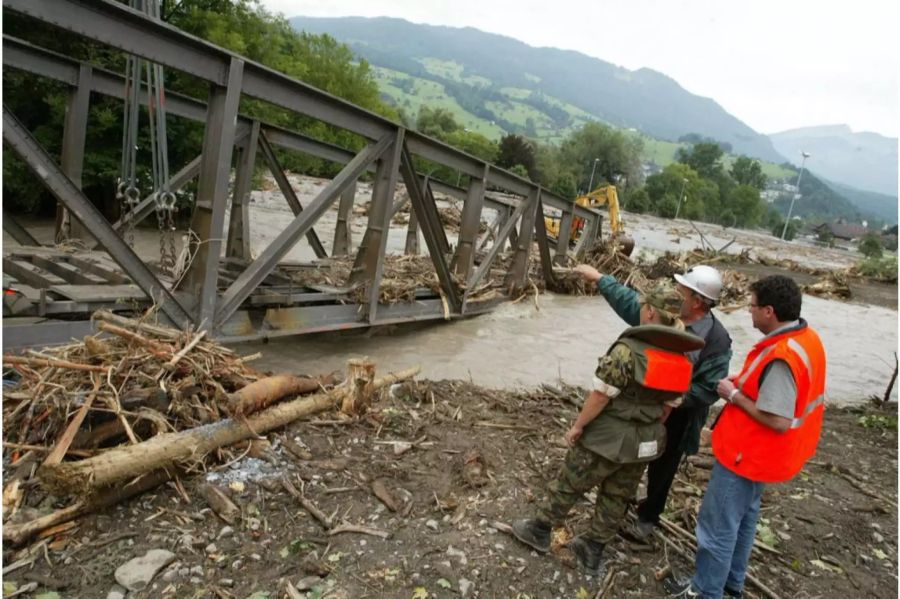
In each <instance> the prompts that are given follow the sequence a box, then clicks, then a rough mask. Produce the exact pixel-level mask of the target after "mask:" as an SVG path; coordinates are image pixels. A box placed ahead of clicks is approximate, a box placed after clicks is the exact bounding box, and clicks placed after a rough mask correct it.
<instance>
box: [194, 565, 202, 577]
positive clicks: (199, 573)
mask: <svg viewBox="0 0 900 599" xmlns="http://www.w3.org/2000/svg"><path fill="white" fill-rule="evenodd" d="M191 574H193V575H194V576H203V566H194V567H193V568H191Z"/></svg>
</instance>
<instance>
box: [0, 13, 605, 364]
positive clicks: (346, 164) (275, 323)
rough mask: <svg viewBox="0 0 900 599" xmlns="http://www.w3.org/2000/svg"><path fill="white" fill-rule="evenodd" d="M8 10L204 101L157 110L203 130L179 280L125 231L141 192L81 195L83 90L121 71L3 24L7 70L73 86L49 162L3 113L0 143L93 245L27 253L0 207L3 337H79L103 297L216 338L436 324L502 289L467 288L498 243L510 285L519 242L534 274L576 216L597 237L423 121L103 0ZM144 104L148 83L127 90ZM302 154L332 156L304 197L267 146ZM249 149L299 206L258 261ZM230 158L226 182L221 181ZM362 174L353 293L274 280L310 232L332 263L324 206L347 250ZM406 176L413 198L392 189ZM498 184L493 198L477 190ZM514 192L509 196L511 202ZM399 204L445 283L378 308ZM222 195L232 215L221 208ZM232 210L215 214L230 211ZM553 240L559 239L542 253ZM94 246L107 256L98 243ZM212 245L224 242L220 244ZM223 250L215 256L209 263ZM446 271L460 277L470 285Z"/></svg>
mask: <svg viewBox="0 0 900 599" xmlns="http://www.w3.org/2000/svg"><path fill="white" fill-rule="evenodd" d="M3 9H4V11H13V12H15V13H18V14H21V15H26V16H28V17H31V18H34V19H37V20H40V21H43V22H45V23H48V24H51V25H54V26H56V27H59V28H61V29H64V30H67V31H69V32H72V33H75V34H78V35H80V36H83V37H86V38H88V39H90V40H93V41H95V42H98V43H101V44H103V45H105V46H108V47H110V48H112V49H115V50H118V51H121V52H122V53H123V54H131V55H134V56H139V57H141V58H142V59H145V60H148V61H152V62H154V63H156V64H159V65H162V66H164V67H165V68H166V69H173V70H177V71H182V72H184V73H187V74H190V75H192V76H194V77H197V78H199V79H201V80H204V81H206V82H208V84H209V95H208V98H207V101H206V102H203V101H200V100H198V99H195V98H190V97H187V96H183V95H180V94H176V93H171V92H169V93H167V95H166V109H167V111H168V114H169V115H171V116H175V117H180V118H186V119H190V120H193V121H199V122H202V123H204V124H205V133H204V139H203V149H202V153H201V154H200V155H199V156H197V157H196V158H194V159H193V160H191V161H190V162H188V163H187V164H186V165H184V166H183V167H182V168H181V169H180V170H179V171H178V172H176V173H175V174H174V175H173V176H172V177H171V181H170V185H169V188H170V189H171V190H172V191H177V190H179V189H181V188H183V187H184V186H185V185H186V184H187V183H189V182H191V181H192V180H194V179H197V197H196V203H195V206H194V209H193V213H192V216H191V222H190V227H191V230H192V231H193V233H194V234H195V235H194V236H192V241H191V247H190V249H191V250H192V252H193V254H194V257H193V260H192V261H191V262H190V265H189V267H188V270H187V272H186V273H185V274H184V276H183V277H182V278H181V279H180V280H179V281H178V282H177V283H176V282H174V281H170V280H164V279H161V278H160V277H158V276H157V274H156V273H155V272H154V271H153V270H152V269H151V268H150V267H149V266H148V265H147V264H145V263H144V262H143V261H142V259H141V258H140V257H139V256H138V255H137V254H136V253H135V252H134V250H133V249H132V248H131V247H130V246H129V244H128V243H126V242H125V241H124V240H123V233H124V232H125V231H126V229H128V228H129V227H133V226H134V225H135V224H137V223H139V222H140V221H142V220H143V219H145V218H147V217H148V216H149V215H150V214H152V213H153V211H154V201H153V198H152V197H150V196H148V197H146V198H144V199H141V200H140V201H138V202H137V203H136V204H135V205H134V207H133V208H132V209H131V210H130V211H129V212H128V213H126V214H124V215H123V216H122V217H121V218H120V219H119V220H118V221H117V222H116V223H109V222H108V221H107V220H106V219H105V218H104V216H103V215H102V214H101V213H100V212H99V211H98V210H97V209H96V208H95V207H94V205H93V203H92V202H91V201H90V199H89V198H87V197H86V196H85V195H84V193H82V191H81V170H82V164H83V160H84V154H85V140H86V138H87V135H86V132H87V127H89V122H88V121H89V118H88V115H89V107H90V95H91V93H95V94H101V95H105V96H109V97H113V98H118V99H122V100H124V99H125V93H126V92H125V86H124V78H123V76H122V75H120V74H117V73H113V72H110V71H107V70H104V69H101V68H98V67H95V66H92V65H90V64H86V63H81V62H78V61H76V60H73V59H71V58H68V57H65V56H61V55H59V54H56V53H54V52H51V51H48V50H46V49H43V48H39V47H36V46H34V45H31V44H29V43H28V42H25V41H23V40H21V39H18V38H16V37H14V36H9V35H4V36H3V65H4V67H6V68H13V69H18V70H22V71H26V72H28V73H31V74H34V75H38V76H41V77H46V78H49V79H52V80H55V81H57V82H61V83H63V84H65V85H67V86H68V87H69V90H70V94H69V104H68V109H67V114H66V120H65V125H64V133H63V143H62V148H63V149H62V156H61V160H60V163H59V164H57V163H56V162H55V161H54V160H53V159H52V158H51V157H50V155H49V154H48V153H47V152H46V151H45V150H44V149H43V148H42V147H41V146H40V144H39V143H38V142H37V141H36V140H35V138H34V137H33V135H32V134H31V133H30V132H29V131H28V130H27V129H26V128H25V127H24V126H23V125H22V124H21V123H20V122H19V120H18V119H17V118H16V116H15V115H14V114H12V112H11V111H10V110H9V109H8V108H7V107H6V106H4V108H3V140H4V143H5V144H6V146H7V147H8V148H9V149H10V150H12V151H13V152H15V154H16V155H17V156H18V157H19V158H21V159H22V160H23V161H24V163H25V164H26V165H27V166H28V167H29V168H30V169H31V170H32V171H33V172H34V173H35V174H36V175H37V177H38V178H39V180H40V181H42V182H43V184H44V185H46V186H47V188H48V189H49V190H50V191H51V192H52V193H53V195H54V196H55V197H56V198H57V200H58V201H59V203H60V206H61V207H62V208H65V210H66V211H67V212H68V213H69V214H70V215H71V216H72V217H73V218H74V219H75V221H76V222H77V223H78V224H79V225H80V227H77V228H73V230H76V229H77V231H78V232H79V233H78V234H79V235H80V236H81V237H82V238H83V241H84V242H85V244H86V245H87V246H88V248H89V249H90V248H95V249H97V250H98V251H85V252H75V253H72V252H60V251H58V250H55V249H53V248H48V247H40V246H39V245H38V243H37V241H36V240H35V239H34V237H33V236H32V235H31V233H29V232H28V231H27V230H26V228H25V227H23V226H22V225H21V224H20V223H19V222H17V221H16V220H14V218H12V217H11V216H10V215H7V214H4V218H3V223H4V229H5V230H6V231H7V232H8V233H9V234H10V235H11V236H12V237H13V239H15V240H16V241H17V242H18V243H19V244H21V245H20V246H15V247H12V248H5V250H4V256H3V271H4V287H7V286H8V285H7V284H9V285H11V286H13V287H14V288H15V289H17V290H18V293H17V294H10V295H6V296H5V299H4V325H3V326H4V337H5V342H4V344H5V346H6V348H7V349H16V348H23V347H29V346H34V345H47V344H53V343H60V342H64V341H67V340H68V339H70V338H72V337H74V336H80V335H83V334H86V333H88V332H90V331H91V324H90V321H89V316H90V313H91V312H92V311H93V310H95V309H98V308H101V307H103V308H109V309H113V310H134V309H136V308H139V307H141V306H148V305H150V304H151V303H155V304H158V305H159V308H160V313H161V315H162V316H163V317H164V318H166V319H168V320H169V321H171V322H172V323H173V324H175V325H177V326H180V327H185V326H194V327H196V328H199V329H206V330H209V331H210V333H211V334H212V335H213V336H215V337H217V338H219V339H222V340H224V341H237V340H245V339H257V338H262V337H274V336H281V335H292V334H300V333H308V332H318V331H327V330H335V329H347V328H354V327H364V326H372V325H378V324H389V323H397V322H404V321H415V320H429V319H442V318H447V317H451V318H452V317H460V316H464V315H469V314H477V313H480V312H484V311H487V310H490V309H492V308H493V307H494V306H495V305H496V304H497V303H498V302H499V301H502V299H500V300H492V301H479V302H475V301H471V298H470V297H469V293H470V292H471V291H470V290H471V289H473V288H474V287H475V286H476V285H477V284H478V283H479V282H480V281H482V280H483V279H484V277H485V276H486V275H487V273H488V272H489V271H490V269H491V267H492V265H493V266H496V265H495V264H494V263H495V261H496V258H497V257H498V255H500V252H501V251H503V249H504V248H505V247H506V245H507V243H509V244H510V246H511V248H512V251H513V256H512V259H511V260H510V262H509V264H510V265H509V267H508V271H507V275H506V277H507V281H508V283H509V288H510V289H515V288H517V287H521V286H522V285H523V284H524V283H525V278H526V275H527V272H528V261H529V259H530V253H531V252H530V250H531V247H532V244H533V243H534V242H535V241H536V242H537V244H538V247H539V248H540V250H541V251H540V254H541V263H542V267H543V268H542V270H543V273H544V277H546V278H547V279H552V277H553V274H552V268H551V265H552V263H553V262H554V261H557V262H558V261H561V260H563V259H564V257H565V256H566V254H567V252H568V251H569V239H568V233H569V230H570V225H571V222H572V219H573V217H575V216H578V217H581V218H583V219H585V221H586V223H587V224H586V226H585V230H584V231H585V232H584V234H583V235H582V236H581V238H580V240H579V244H578V246H576V248H575V251H576V252H578V251H580V249H581V248H582V247H583V246H584V245H585V244H587V243H589V242H590V241H591V240H593V239H595V238H596V237H597V236H599V233H600V223H601V215H600V214H599V213H598V212H597V211H595V210H590V209H587V208H583V207H581V206H576V205H574V204H573V203H572V202H570V201H568V200H565V199H563V198H561V197H558V196H556V195H554V194H552V193H550V192H548V191H547V190H545V189H543V188H541V187H540V186H539V185H537V184H535V183H533V182H531V181H527V180H525V179H522V178H520V177H518V176H516V175H514V174H512V173H509V172H507V171H505V170H502V169H500V168H498V167H496V166H493V165H491V164H488V163H486V162H484V161H481V160H479V159H477V158H474V157H472V156H470V155H468V154H465V153H463V152H461V151H458V150H456V149H454V148H451V147H449V146H447V145H445V144H443V143H441V142H439V141H437V140H434V139H431V138H429V137H427V136H424V135H422V134H420V133H418V132H415V131H411V130H406V129H405V128H404V127H403V126H401V125H399V124H397V123H394V122H392V121H390V120H388V119H385V118H384V117H381V116H379V115H376V114H374V113H371V112H368V111H366V110H364V109H362V108H360V107H358V106H355V105H353V104H350V103H348V102H345V101H343V100H340V99H337V98H335V97H333V96H331V95H329V94H327V93H325V92H323V91H321V90H318V89H316V88H314V87H311V86H309V85H307V84H304V83H302V82H300V81H297V80H294V79H291V78H290V77H287V76H286V75H283V74H281V73H278V72H276V71H274V70H272V69H269V68H267V67H265V66H263V65H260V64H258V63H255V62H253V61H250V60H247V59H246V58H244V57H242V56H239V55H236V54H234V53H231V52H228V51H226V50H224V49H222V48H219V47H217V46H214V45H212V44H209V43H207V42H204V41H202V40H199V39H197V38H195V37H193V36H190V35H188V34H186V33H184V32H182V31H180V30H178V29H177V28H174V27H172V26H170V25H167V24H165V23H162V22H160V21H157V20H153V19H151V18H149V17H147V16H146V15H144V14H142V13H140V12H138V11H135V10H132V9H130V8H128V7H127V6H125V5H123V4H121V3H118V2H113V1H110V0H3ZM242 96H247V97H252V98H255V99H259V100H263V101H266V102H268V103H271V104H274V105H276V106H279V107H281V108H284V109H288V110H290V111H293V112H296V113H299V114H302V115H305V116H308V117H312V118H314V119H317V120H319V121H321V122H324V123H326V124H328V125H331V126H334V127H338V128H341V129H344V130H347V131H349V132H352V133H355V134H357V135H359V136H361V137H362V138H364V139H366V140H368V145H367V146H366V147H365V148H363V150H362V151H360V152H359V153H354V152H351V151H348V150H346V149H344V148H341V147H337V146H334V145H331V144H327V143H323V142H321V141H318V140H316V139H313V138H310V137H308V136H306V135H303V134H302V133H299V132H296V131H291V130H288V129H285V128H283V127H278V126H275V125H272V124H269V123H266V122H261V121H259V120H255V119H253V118H250V117H247V116H245V115H242V114H240V113H239V111H238V105H239V100H240V98H241V97H242ZM138 97H139V101H140V102H142V103H143V104H145V105H146V103H147V101H148V94H147V90H146V89H145V88H142V89H141V92H140V93H139V94H138ZM275 147H278V148H281V149H284V150H289V151H292V152H300V153H305V154H308V155H311V156H314V157H316V158H320V159H324V160H327V161H331V162H334V163H338V164H340V165H343V167H342V169H341V170H340V172H339V173H338V174H337V176H335V177H334V179H333V180H332V181H330V182H329V183H328V184H327V185H326V186H325V187H324V188H323V189H322V190H321V191H320V192H319V193H318V195H317V196H316V197H315V198H314V199H313V200H312V201H311V202H310V203H309V204H308V205H307V206H302V205H301V203H300V200H299V198H298V197H297V196H296V194H295V193H294V191H293V190H292V189H291V186H290V183H289V182H288V180H287V177H286V175H285V173H284V171H283V168H282V166H281V164H280V163H279V160H278V158H277V156H276V153H275V150H274V148H275ZM257 154H260V155H261V156H262V158H263V160H264V162H265V164H266V166H267V167H268V168H269V170H270V171H271V172H272V174H273V176H274V179H275V182H276V184H277V185H278V187H279V189H280V190H281V192H282V194H283V195H284V196H285V199H286V200H287V202H288V205H289V207H290V209H291V211H292V213H293V215H294V217H293V220H291V221H290V222H289V223H288V225H287V226H286V227H285V229H284V230H283V231H282V232H281V233H280V234H279V235H277V237H276V238H275V239H274V240H273V241H272V242H271V243H270V244H269V245H268V246H267V247H266V248H265V249H264V250H262V252H261V253H260V254H259V255H258V256H256V258H255V259H253V258H251V256H250V235H251V231H250V210H251V209H252V208H251V206H250V202H249V197H250V187H251V181H252V174H253V170H254V168H255V165H256V159H257ZM414 157H419V158H422V159H426V160H428V161H430V162H433V163H435V164H438V165H443V166H446V167H449V168H451V169H453V170H455V171H457V172H459V173H460V175H461V176H466V177H468V180H469V185H468V188H465V189H463V188H459V187H456V186H453V185H449V184H446V183H443V182H441V181H437V180H435V179H432V178H431V177H429V176H428V175H423V174H420V173H418V172H417V171H416V169H415V164H414ZM232 162H234V164H235V166H234V185H233V190H232V191H231V192H229V182H230V178H231V174H232ZM361 176H366V177H371V178H372V180H373V194H372V203H371V207H370V210H369V214H368V220H367V226H366V231H365V234H364V236H363V238H362V240H361V243H360V244H359V246H358V249H357V250H356V255H355V259H354V268H353V273H352V275H351V281H352V282H353V283H356V284H361V285H363V286H364V288H365V289H366V293H365V297H364V298H363V300H362V301H361V302H359V303H357V302H353V301H349V299H348V296H347V293H346V291H342V290H341V289H331V290H322V289H312V288H299V289H298V288H297V286H296V285H292V284H291V281H290V280H286V277H284V276H283V275H281V274H279V270H278V268H279V263H280V262H281V261H282V260H283V258H284V257H285V255H286V254H287V253H288V252H289V251H290V250H291V249H292V248H293V247H294V246H295V244H297V243H298V241H299V240H300V239H301V238H305V239H306V240H307V242H308V243H309V245H310V247H311V248H312V249H313V251H314V252H315V255H316V257H317V258H318V259H322V258H327V252H326V250H325V247H324V245H323V244H322V241H321V239H320V237H319V235H318V233H317V232H316V230H315V229H314V228H313V227H314V225H316V223H317V222H318V221H319V220H320V218H321V217H322V215H323V214H324V213H325V212H326V211H327V210H328V209H329V208H331V207H332V205H334V204H335V203H336V202H337V203H338V209H337V213H338V214H337V225H336V227H335V231H334V235H333V243H332V247H333V250H332V255H333V256H342V255H348V254H349V253H350V252H351V250H352V244H351V239H350V227H349V221H350V214H351V209H352V206H353V200H354V196H355V193H356V185H357V181H358V180H359V178H360V177H361ZM400 180H402V181H403V182H404V183H405V185H406V189H407V192H408V194H407V195H408V199H407V198H405V197H404V198H403V199H401V200H397V201H395V200H394V191H395V188H396V185H397V183H398V181H400ZM489 187H490V188H491V189H499V190H504V191H506V192H508V194H510V195H506V196H497V195H494V194H489V193H488V188H489ZM435 192H439V193H443V194H447V195H449V196H452V197H455V198H457V199H460V200H462V201H463V208H462V215H461V223H460V232H459V237H458V239H457V243H456V244H455V247H454V246H452V245H451V244H450V241H449V240H448V239H447V235H446V232H445V228H444V225H443V223H442V221H441V216H440V213H439V212H438V208H437V204H436V202H435V197H434V193H435ZM510 198H513V199H510ZM407 201H408V202H409V203H410V204H411V212H410V220H409V226H408V232H407V237H406V244H405V249H406V252H407V253H417V252H418V250H419V247H418V246H419V243H418V241H419V232H421V234H422V238H423V239H424V241H425V244H426V246H427V250H428V255H429V257H430V259H431V261H432V263H433V265H434V269H435V273H436V275H437V278H438V280H439V282H440V293H439V294H435V293H433V292H429V291H428V290H424V289H423V290H421V292H420V293H418V294H417V296H416V301H415V302H411V303H397V304H391V305H388V304H381V303H379V288H380V284H381V281H382V276H383V271H384V265H385V256H386V247H387V237H388V235H387V233H388V229H389V227H390V222H391V218H392V217H393V216H394V215H395V214H396V213H397V212H398V211H399V210H400V209H401V208H403V207H404V204H405V203H406V202H407ZM229 204H230V217H229V218H228V219H226V208H228V207H229ZM545 206H546V207H548V208H550V209H552V210H554V211H556V212H558V213H561V219H562V220H561V226H560V239H559V240H558V243H554V242H553V240H551V239H549V238H548V236H547V234H546V231H545V229H544V219H543V215H544V210H545ZM485 207H487V208H490V209H492V210H494V211H496V212H497V215H498V216H497V218H496V220H495V222H494V224H493V227H492V235H491V236H490V237H491V238H492V242H491V243H490V244H488V242H487V236H482V237H481V238H479V226H480V224H481V220H482V213H483V210H484V209H485ZM226 220H227V223H226ZM551 245H555V246H556V250H555V256H554V257H551V253H550V252H551ZM100 250H102V251H100ZM223 250H224V252H223ZM223 254H224V257H223V258H221V257H220V256H222V255H223ZM454 278H456V279H458V280H460V281H464V282H465V283H466V284H465V286H464V287H465V291H462V290H461V289H460V288H459V287H458V286H457V285H456V284H455V283H454Z"/></svg>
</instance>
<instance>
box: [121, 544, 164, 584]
mask: <svg viewBox="0 0 900 599" xmlns="http://www.w3.org/2000/svg"><path fill="white" fill-rule="evenodd" d="M174 560H175V554H174V553H172V552H171V551H166V550H165V549H151V550H150V551H148V552H147V553H145V554H144V555H142V556H140V557H136V558H134V559H132V560H129V561H127V562H125V563H124V564H122V565H121V566H119V567H118V568H116V573H115V577H116V582H118V583H119V584H120V585H122V586H123V587H125V588H126V589H128V590H129V591H140V590H141V589H143V588H146V586H147V585H148V584H150V581H151V580H153V577H154V576H156V573H157V572H159V571H160V570H162V569H163V568H165V567H166V566H168V565H169V564H171V563H172V562H173V561H174Z"/></svg>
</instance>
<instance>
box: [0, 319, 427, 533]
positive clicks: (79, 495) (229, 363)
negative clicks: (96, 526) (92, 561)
mask: <svg viewBox="0 0 900 599" xmlns="http://www.w3.org/2000/svg"><path fill="white" fill-rule="evenodd" d="M94 318H95V320H96V321H98V323H97V329H98V334H97V335H95V336H88V337H85V339H84V340H83V341H82V342H80V343H73V344H70V345H67V346H64V347H59V348H52V349H45V350H43V351H40V352H37V351H29V352H28V353H26V354H25V355H22V356H14V355H4V356H3V363H4V369H5V371H7V372H9V371H15V372H16V373H18V376H19V377H20V378H19V382H18V384H17V385H16V386H14V387H12V388H11V389H9V390H8V391H6V392H5V393H4V398H3V399H4V401H3V411H4V418H3V438H4V442H3V446H4V479H5V480H4V483H5V486H4V489H3V520H4V523H5V524H4V527H3V539H4V540H6V541H10V542H12V543H14V544H16V543H21V542H23V541H25V540H27V539H29V538H31V537H32V536H34V535H36V534H38V533H41V532H42V531H45V529H47V528H51V527H57V526H59V525H61V524H65V523H67V522H69V521H71V520H72V519H74V518H76V517H78V516H80V515H82V514H85V513H87V512H90V511H94V510H97V509H100V508H103V507H106V506H109V505H113V504H115V503H117V502H119V501H121V500H123V499H125V498H127V497H130V496H133V495H136V494H138V493H141V492H143V491H146V490H148V489H150V488H153V487H155V486H157V485H159V484H161V483H163V482H166V481H168V480H171V479H173V478H174V479H175V480H176V483H175V484H176V486H178V482H177V477H178V476H180V475H183V474H185V473H188V472H192V471H202V470H204V469H206V468H208V467H210V466H213V465H215V464H217V463H223V462H231V461H233V460H235V459H240V458H241V457H243V456H244V455H248V454H251V455H252V454H253V453H254V450H255V449H258V448H255V447H254V443H257V442H258V441H257V439H258V435H260V434H262V433H264V432H267V431H270V430H272V429H275V428H279V427H282V426H285V425H287V424H289V423H291V422H293V421H296V420H298V419H301V418H304V417H307V416H310V415H312V414H315V413H317V412H322V411H325V410H329V409H333V408H339V409H340V410H341V411H342V412H343V413H345V414H350V415H358V414H361V413H363V412H365V411H366V409H367V408H368V406H369V405H370V404H371V402H372V400H373V393H374V392H375V391H376V390H377V389H379V388H381V387H382V386H384V385H388V384H391V383H394V382H396V381H398V380H405V379H408V378H411V377H412V376H414V375H415V374H416V373H417V372H418V369H411V370H409V371H404V372H402V373H399V374H397V375H389V376H387V377H383V378H381V379H375V377H374V371H375V368H374V365H373V364H372V363H371V362H367V361H352V362H351V363H350V364H349V365H348V375H347V378H346V379H345V380H344V382H343V383H341V384H338V385H335V380H334V378H333V377H332V376H324V377H319V378H307V377H298V376H293V375H276V376H266V375H264V374H262V373H259V372H257V371H255V370H254V369H252V368H250V367H249V366H247V365H246V363H247V362H249V361H250V360H251V359H253V358H254V357H258V355H255V356H248V357H243V358H242V357H239V356H238V355H237V354H235V352H234V351H232V350H230V349H227V348H225V347H222V346H220V345H218V344H216V343H213V342H209V341H207V340H205V333H204V332H200V333H193V332H191V331H186V332H184V331H178V330H175V329H171V328H168V327H164V326H160V325H157V324H152V323H150V322H147V321H146V320H134V319H130V318H125V317H122V316H118V315H115V314H112V313H109V312H104V311H100V312H97V313H96V314H95V316H94ZM313 392H316V393H314V394H313V395H307V396H301V397H299V398H298V399H293V400H292V401H284V400H287V399H289V398H293V397H297V396H298V395H301V394H304V393H306V394H309V393H313ZM276 402H281V403H277V404H276ZM273 404H275V405H273ZM54 497H55V498H56V500H53V503H58V500H59V499H63V498H66V497H73V498H74V499H73V501H72V502H71V503H70V505H68V507H65V508H63V509H60V510H57V511H55V512H52V513H50V514H46V515H44V516H41V517H37V518H31V519H30V520H29V519H28V517H27V516H26V517H22V514H19V517H18V518H13V516H15V515H16V512H17V511H19V509H20V508H22V512H23V513H31V512H33V511H34V510H33V509H32V508H35V507H37V506H38V505H46V503H47V500H48V499H52V498H54ZM11 518H12V519H11Z"/></svg>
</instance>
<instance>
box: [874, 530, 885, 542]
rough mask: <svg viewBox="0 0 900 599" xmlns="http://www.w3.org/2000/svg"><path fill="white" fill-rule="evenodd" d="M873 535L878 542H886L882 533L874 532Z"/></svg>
mask: <svg viewBox="0 0 900 599" xmlns="http://www.w3.org/2000/svg"><path fill="white" fill-rule="evenodd" d="M872 537H873V538H874V539H875V542H876V543H884V537H883V536H882V535H881V534H880V533H877V532H873V533H872Z"/></svg>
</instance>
